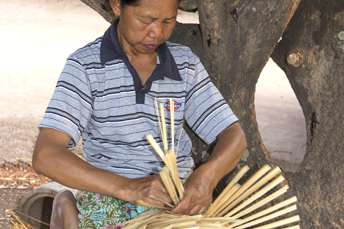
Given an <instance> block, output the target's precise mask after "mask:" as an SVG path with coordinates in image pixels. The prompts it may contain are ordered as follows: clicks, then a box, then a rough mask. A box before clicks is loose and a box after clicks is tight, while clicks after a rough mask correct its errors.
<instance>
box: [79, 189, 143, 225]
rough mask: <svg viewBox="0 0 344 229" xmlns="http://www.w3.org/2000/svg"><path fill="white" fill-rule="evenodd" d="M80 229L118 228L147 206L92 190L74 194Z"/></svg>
mask: <svg viewBox="0 0 344 229" xmlns="http://www.w3.org/2000/svg"><path fill="white" fill-rule="evenodd" d="M76 201H77V208H78V210H79V220H80V224H79V227H80V228H81V229H112V228H114V229H120V228H122V225H123V223H125V222H126V221H128V220H131V219H133V218H135V217H137V216H138V215H140V214H141V213H143V212H144V211H146V210H147V209H148V208H146V207H143V206H136V205H134V204H131V203H129V202H125V201H123V200H119V199H116V198H113V197H108V196H102V195H100V194H97V193H92V192H83V191H82V192H78V193H77V194H76Z"/></svg>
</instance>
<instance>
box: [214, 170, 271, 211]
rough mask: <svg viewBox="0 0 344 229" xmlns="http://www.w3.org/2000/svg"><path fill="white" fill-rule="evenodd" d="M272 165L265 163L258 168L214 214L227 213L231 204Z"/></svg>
mask: <svg viewBox="0 0 344 229" xmlns="http://www.w3.org/2000/svg"><path fill="white" fill-rule="evenodd" d="M270 169H271V167H270V166H269V165H264V166H263V167H262V168H260V169H259V170H258V172H256V173H255V174H254V175H253V176H252V177H251V178H250V179H249V180H248V181H246V182H245V183H244V184H243V185H242V186H241V188H240V189H239V190H238V191H237V192H236V193H235V194H234V195H233V196H231V197H230V198H229V199H228V200H226V201H225V202H224V203H223V204H222V206H221V208H219V210H218V211H215V213H214V215H216V216H223V215H225V214H226V213H227V212H228V211H229V210H231V208H229V207H228V206H230V204H231V203H232V202H233V201H235V200H236V199H237V198H238V197H239V196H240V195H241V194H242V193H244V192H245V191H246V190H247V189H248V188H249V187H251V186H252V185H253V184H254V183H255V182H256V181H257V180H259V179H260V178H261V177H262V176H264V175H265V174H266V173H267V172H268V171H269V170H270Z"/></svg>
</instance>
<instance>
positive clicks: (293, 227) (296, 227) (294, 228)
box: [283, 225, 300, 229]
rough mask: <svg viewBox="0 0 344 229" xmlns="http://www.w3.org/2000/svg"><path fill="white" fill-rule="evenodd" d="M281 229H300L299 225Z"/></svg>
mask: <svg viewBox="0 0 344 229" xmlns="http://www.w3.org/2000/svg"><path fill="white" fill-rule="evenodd" d="M283 229H300V226H299V225H295V226H290V227H285V228H283Z"/></svg>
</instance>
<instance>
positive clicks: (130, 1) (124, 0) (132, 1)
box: [121, 0, 180, 7]
mask: <svg viewBox="0 0 344 229" xmlns="http://www.w3.org/2000/svg"><path fill="white" fill-rule="evenodd" d="M139 1H140V0H121V6H122V7H124V6H126V5H137V4H138V3H139ZM178 2H180V0H178Z"/></svg>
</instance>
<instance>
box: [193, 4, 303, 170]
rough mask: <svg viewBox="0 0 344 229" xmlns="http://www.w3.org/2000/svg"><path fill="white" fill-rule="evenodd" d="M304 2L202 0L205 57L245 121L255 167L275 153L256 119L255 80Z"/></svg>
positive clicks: (211, 71) (213, 74)
mask: <svg viewBox="0 0 344 229" xmlns="http://www.w3.org/2000/svg"><path fill="white" fill-rule="evenodd" d="M299 2H300V0H256V1H246V0H232V1H229V0H201V1H199V4H200V5H199V12H200V23H201V29H202V36H203V50H204V59H203V62H204V63H205V64H206V67H207V70H208V71H209V73H210V75H211V77H212V79H213V80H214V82H215V84H216V85H217V87H218V88H219V89H220V91H221V93H222V94H223V96H224V97H225V99H227V101H228V102H229V104H230V105H231V107H232V109H233V110H234V112H235V113H236V114H237V115H238V116H239V118H240V120H241V123H242V126H243V128H244V130H245V133H246V137H247V140H248V150H249V152H250V157H249V164H250V165H251V166H257V165H261V164H263V163H266V161H267V160H269V158H270V157H269V154H268V152H267V150H266V149H265V147H264V145H263V144H262V139H261V137H260V135H259V131H258V127H257V123H256V116H255V107H254V95H255V87H256V83H257V80H258V77H259V74H260V72H261V70H262V69H263V67H264V65H265V64H266V62H267V61H268V59H269V57H270V55H271V53H272V51H273V49H274V46H275V44H276V43H277V42H278V40H279V38H280V37H281V36H282V34H283V32H284V30H285V29H286V26H287V24H288V22H289V21H290V19H291V17H292V16H293V14H294V12H295V10H296V8H297V6H298V4H299Z"/></svg>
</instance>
